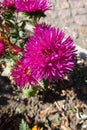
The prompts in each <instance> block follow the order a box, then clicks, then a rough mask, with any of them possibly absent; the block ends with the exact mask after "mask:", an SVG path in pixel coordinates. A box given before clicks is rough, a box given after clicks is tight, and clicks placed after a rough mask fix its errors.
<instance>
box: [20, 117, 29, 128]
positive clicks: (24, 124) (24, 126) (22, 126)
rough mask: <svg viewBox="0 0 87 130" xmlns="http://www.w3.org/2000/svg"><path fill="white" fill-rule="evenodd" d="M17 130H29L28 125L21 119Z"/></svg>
mask: <svg viewBox="0 0 87 130" xmlns="http://www.w3.org/2000/svg"><path fill="white" fill-rule="evenodd" d="M19 130H30V128H29V126H28V124H27V123H26V122H25V121H24V120H23V119H22V120H21V123H20V125H19Z"/></svg>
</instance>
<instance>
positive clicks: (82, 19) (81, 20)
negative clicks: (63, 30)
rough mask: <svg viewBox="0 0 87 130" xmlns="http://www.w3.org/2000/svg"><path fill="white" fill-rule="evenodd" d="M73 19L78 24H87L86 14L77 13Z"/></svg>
mask: <svg viewBox="0 0 87 130" xmlns="http://www.w3.org/2000/svg"><path fill="white" fill-rule="evenodd" d="M74 20H75V22H76V23H77V24H79V25H84V26H85V25H87V15H77V16H75V18H74Z"/></svg>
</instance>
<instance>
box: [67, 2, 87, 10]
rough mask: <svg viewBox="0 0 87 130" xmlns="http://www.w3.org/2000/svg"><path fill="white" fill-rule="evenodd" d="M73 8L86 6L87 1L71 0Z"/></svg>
mask: <svg viewBox="0 0 87 130" xmlns="http://www.w3.org/2000/svg"><path fill="white" fill-rule="evenodd" d="M69 3H70V6H71V8H79V7H84V6H85V3H84V2H83V0H69Z"/></svg>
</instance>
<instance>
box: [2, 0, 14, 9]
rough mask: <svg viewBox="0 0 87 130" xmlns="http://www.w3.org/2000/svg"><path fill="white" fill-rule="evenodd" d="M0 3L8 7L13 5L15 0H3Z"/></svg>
mask: <svg viewBox="0 0 87 130" xmlns="http://www.w3.org/2000/svg"><path fill="white" fill-rule="evenodd" d="M2 5H4V6H6V7H8V8H12V7H15V0H4V1H3V2H2Z"/></svg>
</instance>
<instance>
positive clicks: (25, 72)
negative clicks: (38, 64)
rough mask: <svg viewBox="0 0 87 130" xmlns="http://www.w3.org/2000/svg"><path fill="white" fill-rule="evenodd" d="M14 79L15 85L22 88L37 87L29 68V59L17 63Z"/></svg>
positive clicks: (13, 74)
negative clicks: (26, 86)
mask: <svg viewBox="0 0 87 130" xmlns="http://www.w3.org/2000/svg"><path fill="white" fill-rule="evenodd" d="M12 77H13V79H14V81H15V83H16V84H17V85H18V86H20V87H25V85H26V84H27V85H28V87H29V85H36V80H35V78H34V76H33V73H32V71H31V69H30V67H29V62H28V59H20V60H19V61H17V62H16V64H15V65H14V66H13V69H12Z"/></svg>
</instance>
